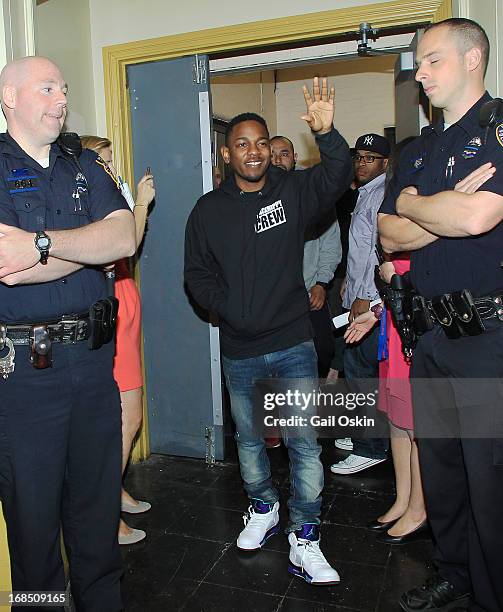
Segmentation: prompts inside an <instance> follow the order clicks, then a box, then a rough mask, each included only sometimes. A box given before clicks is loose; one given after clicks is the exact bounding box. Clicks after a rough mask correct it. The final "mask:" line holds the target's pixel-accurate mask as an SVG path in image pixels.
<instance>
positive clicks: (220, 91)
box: [210, 70, 276, 134]
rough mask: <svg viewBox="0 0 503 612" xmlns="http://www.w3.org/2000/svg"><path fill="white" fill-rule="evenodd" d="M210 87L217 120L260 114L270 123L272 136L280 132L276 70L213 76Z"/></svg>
mask: <svg viewBox="0 0 503 612" xmlns="http://www.w3.org/2000/svg"><path fill="white" fill-rule="evenodd" d="M210 84H211V103H212V108H213V114H214V115H215V116H216V117H218V118H219V119H226V120H230V119H232V117H234V116H235V115H238V114H239V113H243V112H250V113H258V114H259V115H261V116H262V117H264V119H265V120H266V122H267V125H268V126H269V131H270V133H271V134H274V133H275V132H276V95H275V92H274V73H273V72H272V71H270V70H268V71H266V72H248V73H245V74H234V75H229V76H212V77H211V79H210Z"/></svg>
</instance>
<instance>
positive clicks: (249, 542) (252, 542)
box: [236, 499, 279, 550]
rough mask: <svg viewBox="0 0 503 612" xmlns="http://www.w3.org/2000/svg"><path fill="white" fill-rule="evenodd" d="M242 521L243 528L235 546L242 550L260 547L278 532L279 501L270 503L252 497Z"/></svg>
mask: <svg viewBox="0 0 503 612" xmlns="http://www.w3.org/2000/svg"><path fill="white" fill-rule="evenodd" d="M243 521H244V524H245V528H244V529H243V531H242V532H241V533H240V534H239V536H238V539H237V542H236V544H237V547H238V548H241V549H242V550H256V549H257V548H262V546H263V545H264V544H265V543H266V542H267V540H268V539H269V538H270V537H271V536H273V535H274V534H275V533H278V532H279V502H275V503H274V504H271V503H267V502H264V501H262V500H261V499H252V500H251V504H250V507H249V508H248V512H247V513H246V514H245V515H244V516H243Z"/></svg>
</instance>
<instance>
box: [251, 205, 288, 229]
mask: <svg viewBox="0 0 503 612" xmlns="http://www.w3.org/2000/svg"><path fill="white" fill-rule="evenodd" d="M282 223H286V215H285V209H284V208H283V204H282V203H281V200H278V201H277V202H274V204H270V205H269V206H265V207H264V208H261V209H260V211H259V213H258V215H257V222H256V223H255V232H256V233H257V234H260V233H261V232H265V231H266V230H269V229H272V228H273V227H276V226H277V225H281V224H282Z"/></svg>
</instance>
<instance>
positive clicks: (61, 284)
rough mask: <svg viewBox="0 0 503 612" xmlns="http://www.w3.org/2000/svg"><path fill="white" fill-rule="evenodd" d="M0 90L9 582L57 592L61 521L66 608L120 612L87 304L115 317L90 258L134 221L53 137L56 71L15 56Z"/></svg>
mask: <svg viewBox="0 0 503 612" xmlns="http://www.w3.org/2000/svg"><path fill="white" fill-rule="evenodd" d="M0 89H1V103H2V110H3V112H4V114H5V117H6V119H7V128H8V132H7V133H6V134H2V135H0V143H1V146H0V174H1V181H0V347H3V349H2V351H0V375H2V376H0V394H1V395H0V397H1V399H0V500H1V502H2V505H3V512H4V516H5V519H6V523H7V533H8V542H9V551H10V561H11V574H12V588H13V590H15V591H27V590H30V591H34V590H36V591H63V590H64V589H65V578H64V572H63V562H62V559H61V552H60V527H62V530H63V537H64V543H65V546H66V552H67V556H68V561H69V566H70V578H71V586H72V592H73V596H74V600H75V604H76V607H77V609H78V610H79V611H91V610H92V611H93V612H96V611H103V612H105V611H106V612H113V611H118V610H121V609H122V603H121V597H120V583H119V581H120V577H121V574H122V570H121V559H120V553H119V547H118V542H117V528H118V523H119V513H120V487H121V445H122V440H121V409H120V401H119V393H118V390H117V386H116V384H115V382H114V380H113V377H112V361H113V355H114V343H113V342H108V343H106V344H103V345H102V346H101V348H100V344H101V342H102V341H103V339H109V338H104V337H103V336H101V338H100V335H102V333H103V332H105V335H106V334H110V326H109V327H108V328H106V329H105V327H106V325H105V326H103V325H100V324H99V323H98V321H95V323H94V325H93V322H92V321H91V319H90V308H91V310H92V314H93V315H94V317H95V318H96V317H102V315H103V314H104V315H105V317H107V316H108V317H109V318H110V319H111V318H112V312H111V310H112V309H111V303H110V301H108V300H106V298H107V295H108V293H107V288H106V282H105V278H104V274H103V272H102V270H101V267H102V265H103V264H106V263H108V262H112V261H116V260H117V259H120V258H122V257H127V256H130V255H132V254H133V253H134V251H135V237H134V220H133V216H132V214H131V212H129V210H127V204H126V202H125V200H124V198H123V197H122V196H121V193H120V191H119V190H118V189H117V187H116V185H115V184H114V182H113V180H112V179H111V178H110V176H108V174H107V173H106V172H105V170H104V169H103V165H100V164H99V163H97V161H99V160H97V156H96V154H94V153H92V152H90V151H84V152H83V153H82V155H81V157H80V159H79V160H78V161H76V159H75V158H74V157H72V156H69V155H67V154H66V153H65V152H64V150H63V149H62V148H61V147H60V146H59V144H58V141H57V139H58V136H59V134H60V131H61V128H62V126H63V123H64V121H65V116H66V110H67V100H66V94H67V85H66V83H65V81H64V79H63V76H62V75H61V72H60V70H59V69H58V67H57V66H55V65H54V64H53V63H52V62H51V61H49V60H48V59H45V58H41V57H29V58H23V59H21V60H18V61H15V62H13V63H11V64H8V65H7V66H5V67H4V69H3V70H2V72H1V74H0ZM93 305H94V306H93ZM107 322H109V323H110V322H111V321H110V320H108V321H106V320H105V323H107ZM90 346H93V347H94V350H90V349H89V347H90ZM29 609H30V610H32V609H33V608H31V607H30V608H29ZM44 609H48V608H44ZM51 609H60V608H58V607H57V606H55V607H53V608H51Z"/></svg>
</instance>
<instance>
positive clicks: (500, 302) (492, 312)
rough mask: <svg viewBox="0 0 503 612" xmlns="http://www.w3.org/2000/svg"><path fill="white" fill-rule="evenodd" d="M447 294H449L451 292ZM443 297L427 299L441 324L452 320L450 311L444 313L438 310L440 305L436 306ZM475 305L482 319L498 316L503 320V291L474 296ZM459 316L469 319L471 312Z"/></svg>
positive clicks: (465, 319)
mask: <svg viewBox="0 0 503 612" xmlns="http://www.w3.org/2000/svg"><path fill="white" fill-rule="evenodd" d="M446 295H447V296H448V295H449V294H446ZM443 297H444V296H440V300H439V301H437V302H435V300H427V302H426V304H427V306H428V309H429V311H430V314H431V316H432V319H433V322H434V323H439V324H440V325H448V324H449V322H450V321H449V314H450V313H447V312H446V313H442V312H441V311H440V312H439V311H438V307H437V308H435V304H436V303H441V298H443ZM473 305H474V306H475V310H476V311H477V313H478V314H479V316H480V318H481V319H482V320H484V321H485V320H487V319H494V318H496V317H498V319H499V320H500V321H503V292H501V293H500V294H496V295H488V296H486V297H481V298H473ZM451 316H452V314H451ZM457 316H458V318H459V319H460V320H461V321H467V320H468V319H469V318H470V314H469V313H468V312H463V313H462V314H459V313H458V314H457Z"/></svg>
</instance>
